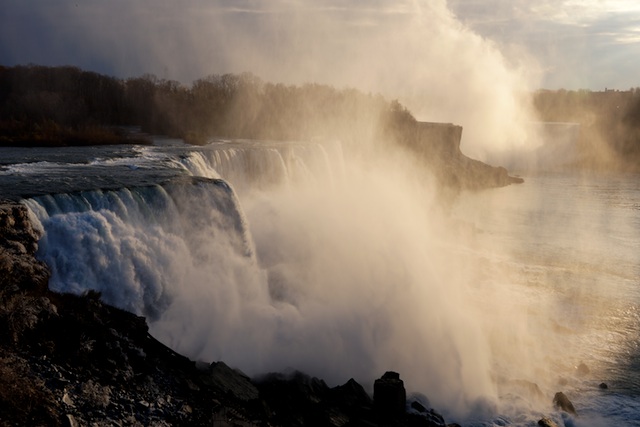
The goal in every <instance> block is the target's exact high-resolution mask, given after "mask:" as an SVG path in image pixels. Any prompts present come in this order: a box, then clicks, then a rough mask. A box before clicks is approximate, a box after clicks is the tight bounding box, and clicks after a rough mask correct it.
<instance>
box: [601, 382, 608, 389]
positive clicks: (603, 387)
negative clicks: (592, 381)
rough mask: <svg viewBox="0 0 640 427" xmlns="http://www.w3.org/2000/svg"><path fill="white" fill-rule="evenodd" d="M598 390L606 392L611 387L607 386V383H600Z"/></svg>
mask: <svg viewBox="0 0 640 427" xmlns="http://www.w3.org/2000/svg"><path fill="white" fill-rule="evenodd" d="M598 388H600V389H601V390H606V389H608V388H609V386H608V385H607V383H600V385H599V386H598Z"/></svg>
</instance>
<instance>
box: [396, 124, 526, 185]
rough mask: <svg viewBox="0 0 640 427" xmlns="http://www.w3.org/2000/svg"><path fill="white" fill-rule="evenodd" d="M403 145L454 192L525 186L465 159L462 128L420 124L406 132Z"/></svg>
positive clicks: (496, 169)
mask: <svg viewBox="0 0 640 427" xmlns="http://www.w3.org/2000/svg"><path fill="white" fill-rule="evenodd" d="M403 133H404V137H403V138H402V139H401V141H400V142H401V143H402V145H404V146H405V147H406V148H407V149H409V150H410V151H411V152H413V153H414V154H415V155H416V156H417V157H418V158H419V159H420V160H421V161H423V162H424V163H425V164H426V165H428V166H429V169H430V170H431V171H432V172H433V173H434V175H435V176H436V178H437V179H438V181H439V183H440V184H441V185H444V186H446V187H447V188H449V189H450V190H451V191H453V192H458V191H460V190H480V189H484V188H492V187H504V186H506V185H509V184H517V183H522V182H523V180H522V178H519V177H513V176H509V173H508V172H507V170H506V169H505V168H503V167H496V166H491V165H488V164H486V163H483V162H481V161H479V160H475V159H472V158H469V157H467V156H465V155H464V154H463V153H462V151H461V150H460V141H461V139H462V126H457V125H454V124H451V123H430V122H417V123H415V124H413V125H407V129H405V130H404V131H403Z"/></svg>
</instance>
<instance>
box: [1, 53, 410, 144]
mask: <svg viewBox="0 0 640 427" xmlns="http://www.w3.org/2000/svg"><path fill="white" fill-rule="evenodd" d="M408 122H415V119H414V118H413V116H412V115H411V114H410V113H409V112H408V111H407V110H406V108H404V107H403V106H401V105H400V104H399V103H398V102H397V101H391V102H389V101H387V100H386V99H384V98H383V97H382V96H380V95H374V94H365V93H363V92H360V91H357V90H355V89H341V90H338V89H336V88H333V87H331V86H327V85H320V84H312V83H310V84H304V85H301V86H292V85H284V84H274V83H267V82H264V81H262V80H261V79H260V78H258V77H256V76H255V75H253V74H250V73H243V74H224V75H210V76H207V77H205V78H202V79H199V80H196V81H194V82H193V83H192V84H191V85H184V84H181V83H179V82H177V81H173V80H166V79H160V78H158V77H156V76H154V75H151V74H147V75H143V76H141V77H135V78H129V79H119V78H115V77H110V76H105V75H101V74H98V73H95V72H91V71H84V70H81V69H79V68H77V67H72V66H65V67H45V66H38V65H27V66H15V67H5V66H0V143H2V144H4V145H11V144H15V145H30V144H31V145H38V144H39V143H42V144H45V145H46V144H47V143H55V142H56V139H58V140H60V141H58V142H60V143H62V144H61V145H64V143H65V142H67V143H69V142H70V143H80V141H76V140H73V138H76V139H82V138H83V135H84V137H86V138H87V141H85V142H86V143H91V134H96V135H97V134H99V133H100V132H102V133H105V132H109V131H113V132H114V133H116V134H117V133H118V130H117V129H116V128H115V127H116V126H132V125H136V126H141V128H142V130H143V131H144V132H147V133H151V134H163V135H169V136H172V137H177V138H183V139H185V140H186V141H187V142H191V143H196V144H197V143H205V142H206V141H207V139H208V138H215V137H218V138H247V139H272V140H294V139H312V138H337V139H341V140H343V141H356V140H358V139H361V138H371V137H381V136H386V137H388V136H389V135H390V132H393V130H394V129H397V128H399V124H400V123H408ZM73 135H75V137H74V136H73ZM64 139H66V140H67V141H64ZM108 141H109V140H105V142H108ZM94 142H95V141H94ZM112 142H116V140H112Z"/></svg>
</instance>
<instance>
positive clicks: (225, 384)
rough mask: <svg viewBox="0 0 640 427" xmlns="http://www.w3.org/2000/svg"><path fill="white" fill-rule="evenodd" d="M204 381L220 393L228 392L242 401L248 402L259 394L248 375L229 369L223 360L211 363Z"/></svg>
mask: <svg viewBox="0 0 640 427" xmlns="http://www.w3.org/2000/svg"><path fill="white" fill-rule="evenodd" d="M204 381H205V382H206V383H209V384H211V386H212V387H214V388H216V389H217V390H219V391H220V392H221V393H226V394H229V395H231V396H233V397H235V398H236V399H239V400H242V401H247V402H248V401H251V400H254V399H257V398H258V396H259V392H258V389H257V388H256V387H255V386H254V385H253V384H252V383H251V380H250V379H249V377H248V376H246V375H245V374H243V373H242V372H240V371H238V370H235V369H231V368H230V367H229V366H227V365H226V364H225V363H224V362H217V363H212V364H211V365H210V367H209V371H208V376H205V378H204Z"/></svg>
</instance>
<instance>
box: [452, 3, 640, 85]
mask: <svg viewBox="0 0 640 427" xmlns="http://www.w3.org/2000/svg"><path fill="white" fill-rule="evenodd" d="M449 5H450V6H451V8H452V10H454V12H455V13H456V15H457V16H458V17H459V19H460V20H461V21H462V22H464V23H465V24H466V25H468V26H469V27H470V28H472V29H473V30H474V31H476V32H478V33H479V34H482V35H483V36H485V37H487V38H489V39H491V40H493V41H495V42H496V43H497V44H498V45H500V46H501V48H502V50H503V52H506V53H507V54H508V51H509V46H513V45H517V46H520V47H521V48H524V49H526V50H527V51H529V52H530V53H531V54H532V55H533V56H534V57H536V58H537V59H538V61H539V62H540V64H541V66H542V69H543V70H545V72H544V75H543V81H542V84H543V86H545V87H549V88H561V87H564V88H567V89H578V88H589V89H602V88H604V87H610V88H611V87H617V88H621V89H627V88H629V87H631V86H636V85H637V77H636V74H635V72H634V71H633V66H632V65H631V64H630V61H629V58H632V57H637V56H638V54H640V43H638V42H640V37H639V33H640V31H639V30H640V5H639V4H638V3H637V2H632V1H625V0H607V1H600V2H593V1H575V0H564V1H557V2H556V1H554V2H551V1H539V2H534V3H532V2H528V1H524V0H517V1H509V2H507V1H503V0H488V1H484V2H479V1H476V0H450V1H449Z"/></svg>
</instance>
